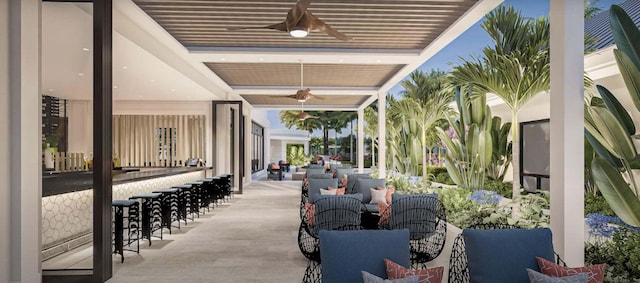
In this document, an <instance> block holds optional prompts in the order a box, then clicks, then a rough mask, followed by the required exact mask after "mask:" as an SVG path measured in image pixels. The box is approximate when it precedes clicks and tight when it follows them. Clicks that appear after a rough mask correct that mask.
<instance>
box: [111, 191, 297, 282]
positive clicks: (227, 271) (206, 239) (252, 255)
mask: <svg viewBox="0 0 640 283" xmlns="http://www.w3.org/2000/svg"><path fill="white" fill-rule="evenodd" d="M300 185H301V182H300V181H278V182H274V181H271V182H253V183H251V184H249V185H248V186H245V188H244V194H242V195H236V196H235V197H234V198H233V199H232V200H231V201H229V202H228V203H225V204H223V205H221V206H220V207H217V208H215V210H213V211H212V212H208V213H207V215H205V216H201V218H200V219H199V220H198V221H196V222H194V223H191V222H189V225H188V226H186V228H184V227H183V229H182V231H180V232H178V233H174V234H173V235H170V236H168V237H166V238H165V240H163V241H154V242H153V244H152V246H151V247H146V242H143V244H142V245H143V247H142V250H141V252H140V255H137V254H135V253H127V254H125V255H126V257H125V262H124V264H120V263H119V261H118V262H117V263H116V261H114V265H113V266H114V275H113V278H112V279H110V280H109V281H107V282H109V283H116V282H300V281H301V280H302V277H303V275H304V270H305V267H306V264H307V261H306V259H305V257H304V256H303V255H302V254H301V253H300V250H299V249H298V244H297V231H298V225H299V224H300V216H299V215H300V212H299V205H300ZM165 242H166V243H165ZM154 246H157V248H154ZM114 258H115V256H114ZM118 259H119V256H118Z"/></svg>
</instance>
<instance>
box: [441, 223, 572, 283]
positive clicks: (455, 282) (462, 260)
mask: <svg viewBox="0 0 640 283" xmlns="http://www.w3.org/2000/svg"><path fill="white" fill-rule="evenodd" d="M470 229H480V230H491V229H519V227H517V226H514V225H509V224H500V223H478V224H475V225H472V226H471V227H470ZM555 259H556V263H557V264H560V265H563V266H566V265H567V264H566V263H565V262H564V261H563V260H562V258H560V256H559V255H558V254H557V253H556V254H555ZM470 280H471V279H470V275H469V266H468V263H467V253H466V249H465V244H464V239H463V238H462V234H460V235H458V236H456V238H455V240H454V241H453V248H452V250H451V257H450V259H449V281H448V282H449V283H469V282H470Z"/></svg>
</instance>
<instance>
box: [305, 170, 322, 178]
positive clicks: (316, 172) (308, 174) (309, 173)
mask: <svg viewBox="0 0 640 283" xmlns="http://www.w3.org/2000/svg"><path fill="white" fill-rule="evenodd" d="M324 173H325V170H324V168H309V169H307V171H306V172H305V175H304V176H305V177H307V178H309V176H311V175H322V174H324Z"/></svg>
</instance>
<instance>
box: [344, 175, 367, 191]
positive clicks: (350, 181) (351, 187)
mask: <svg viewBox="0 0 640 283" xmlns="http://www.w3.org/2000/svg"><path fill="white" fill-rule="evenodd" d="M358 179H371V175H369V174H362V173H357V174H355V173H354V174H351V175H347V193H348V194H353V193H356V181H357V180H358Z"/></svg>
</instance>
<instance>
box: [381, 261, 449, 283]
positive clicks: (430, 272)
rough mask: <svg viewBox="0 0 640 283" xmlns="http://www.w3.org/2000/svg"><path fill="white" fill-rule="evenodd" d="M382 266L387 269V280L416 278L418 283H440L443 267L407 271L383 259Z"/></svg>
mask: <svg viewBox="0 0 640 283" xmlns="http://www.w3.org/2000/svg"><path fill="white" fill-rule="evenodd" d="M384 266H385V267H386V269H387V277H389V279H399V278H407V277H408V276H414V275H417V276H418V278H419V279H418V283H440V282H442V273H443V272H444V267H442V266H438V267H433V268H427V269H408V268H405V267H404V266H402V265H399V264H397V263H395V262H393V261H390V260H388V259H384Z"/></svg>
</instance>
